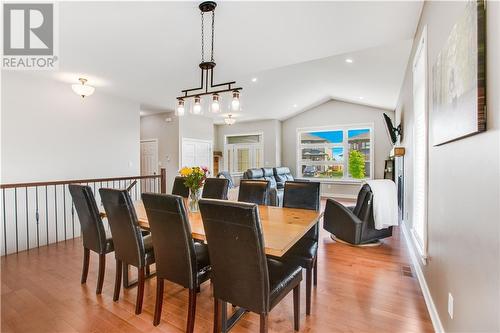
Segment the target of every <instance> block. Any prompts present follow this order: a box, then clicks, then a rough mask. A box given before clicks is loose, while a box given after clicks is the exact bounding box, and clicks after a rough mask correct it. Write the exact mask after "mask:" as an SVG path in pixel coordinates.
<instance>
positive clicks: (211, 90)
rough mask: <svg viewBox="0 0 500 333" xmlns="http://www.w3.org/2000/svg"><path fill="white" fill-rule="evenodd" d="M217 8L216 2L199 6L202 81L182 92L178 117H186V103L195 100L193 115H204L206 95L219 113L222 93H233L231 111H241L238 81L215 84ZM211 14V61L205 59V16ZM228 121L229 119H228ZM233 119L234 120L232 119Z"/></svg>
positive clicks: (178, 104)
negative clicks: (202, 101)
mask: <svg viewBox="0 0 500 333" xmlns="http://www.w3.org/2000/svg"><path fill="white" fill-rule="evenodd" d="M215 7H217V3H215V2H214V1H205V2H202V3H201V4H200V5H199V9H200V12H201V63H200V65H199V67H200V69H201V81H200V86H199V87H198V88H192V89H185V90H182V93H183V95H182V96H179V97H177V115H178V116H182V115H184V110H185V109H184V106H185V101H186V100H188V99H190V98H194V104H193V107H192V108H191V110H190V111H191V113H193V114H202V113H203V109H202V105H201V97H202V96H206V95H212V102H211V104H210V110H211V111H212V112H213V113H218V112H220V110H221V103H220V97H221V96H220V94H222V93H232V96H233V99H232V101H231V111H232V112H235V111H239V110H240V91H241V90H242V89H243V88H241V87H233V86H234V85H235V84H236V81H231V82H224V83H217V84H215V83H214V67H215V60H214V37H215ZM206 13H211V14H212V15H211V28H212V29H211V35H210V38H211V41H210V60H206V59H205V20H204V18H205V14H206ZM226 119H227V118H226ZM231 119H232V118H231ZM234 121H235V120H234V119H232V124H234Z"/></svg>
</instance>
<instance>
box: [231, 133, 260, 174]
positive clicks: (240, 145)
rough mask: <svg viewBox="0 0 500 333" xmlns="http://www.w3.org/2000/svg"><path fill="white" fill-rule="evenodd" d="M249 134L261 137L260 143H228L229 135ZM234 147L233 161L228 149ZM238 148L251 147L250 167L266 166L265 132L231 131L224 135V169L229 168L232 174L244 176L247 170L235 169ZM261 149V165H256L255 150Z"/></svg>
mask: <svg viewBox="0 0 500 333" xmlns="http://www.w3.org/2000/svg"><path fill="white" fill-rule="evenodd" d="M247 135H258V136H259V137H260V140H259V143H227V141H228V137H234V136H247ZM230 148H232V151H233V153H232V156H231V161H229V156H228V149H230ZM238 148H250V149H251V152H250V168H262V167H264V132H245V133H231V134H225V135H224V151H223V153H222V157H223V159H224V169H225V170H227V171H228V172H229V173H230V174H231V175H232V176H237V177H238V176H242V175H243V173H244V172H245V171H246V170H245V171H235V170H236V168H235V166H236V165H238V158H237V156H236V154H235V152H236V150H237V149H238ZM256 149H260V151H261V165H260V166H255V161H256V159H255V151H256Z"/></svg>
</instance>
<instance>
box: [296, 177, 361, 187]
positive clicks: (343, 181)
mask: <svg viewBox="0 0 500 333" xmlns="http://www.w3.org/2000/svg"><path fill="white" fill-rule="evenodd" d="M297 179H299V180H300V179H304V180H308V181H312V182H320V183H326V184H343V185H361V184H363V183H364V182H365V180H370V178H367V179H359V180H358V179H324V178H311V177H297Z"/></svg>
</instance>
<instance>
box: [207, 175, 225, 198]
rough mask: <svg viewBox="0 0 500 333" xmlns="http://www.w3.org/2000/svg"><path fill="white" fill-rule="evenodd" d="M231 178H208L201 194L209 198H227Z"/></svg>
mask: <svg viewBox="0 0 500 333" xmlns="http://www.w3.org/2000/svg"><path fill="white" fill-rule="evenodd" d="M228 188H229V180H227V179H226V178H207V179H205V185H204V186H203V192H202V194H201V196H202V197H203V198H207V199H219V200H227V191H228Z"/></svg>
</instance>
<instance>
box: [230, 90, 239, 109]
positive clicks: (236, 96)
mask: <svg viewBox="0 0 500 333" xmlns="http://www.w3.org/2000/svg"><path fill="white" fill-rule="evenodd" d="M231 110H232V111H239V110H240V92H239V91H237V90H235V91H233V100H232V101H231Z"/></svg>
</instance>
